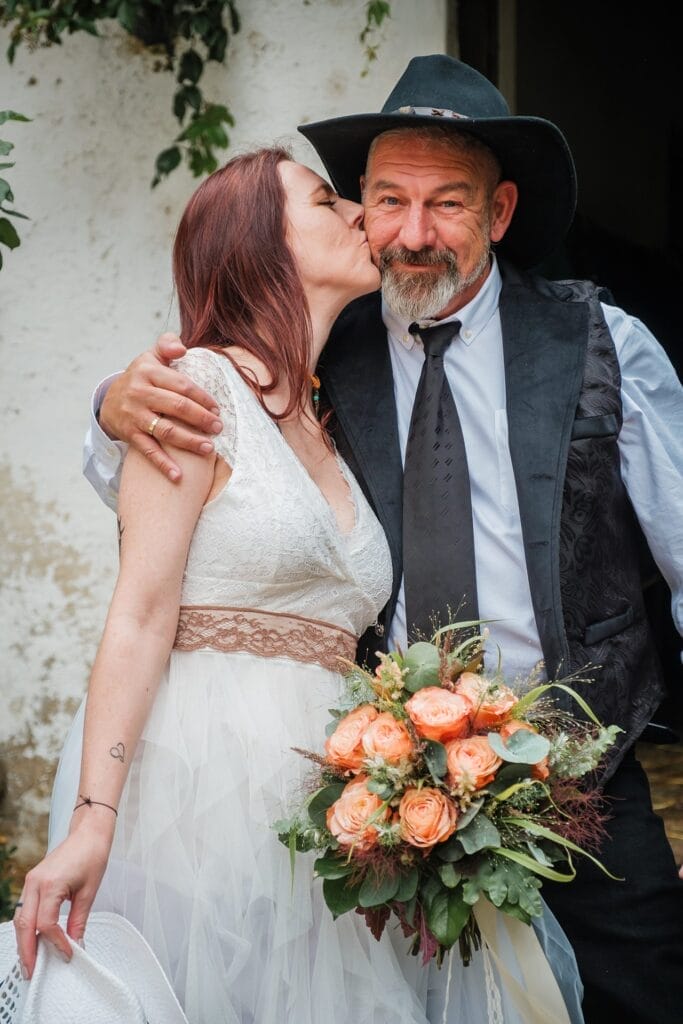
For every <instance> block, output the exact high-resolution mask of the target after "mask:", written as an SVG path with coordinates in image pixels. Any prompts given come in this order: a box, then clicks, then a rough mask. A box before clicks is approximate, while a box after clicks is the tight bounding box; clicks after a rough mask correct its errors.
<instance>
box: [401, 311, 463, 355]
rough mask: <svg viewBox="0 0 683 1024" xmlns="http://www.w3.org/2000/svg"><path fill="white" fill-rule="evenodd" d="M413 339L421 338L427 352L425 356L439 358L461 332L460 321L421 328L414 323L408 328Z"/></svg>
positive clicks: (450, 321)
mask: <svg viewBox="0 0 683 1024" xmlns="http://www.w3.org/2000/svg"><path fill="white" fill-rule="evenodd" d="M408 330H409V332H410V333H411V334H412V335H413V337H416V338H419V339H420V341H421V342H422V344H423V346H424V350H425V356H433V357H436V358H439V357H441V356H443V354H444V352H445V351H446V349H447V348H448V346H449V345H450V343H451V342H452V340H453V338H454V337H455V336H456V334H457V333H458V331H459V330H460V321H459V320H449V321H448V323H447V324H437V325H436V326H435V327H424V328H423V327H420V325H419V324H417V323H413V324H411V325H410V327H409V328H408Z"/></svg>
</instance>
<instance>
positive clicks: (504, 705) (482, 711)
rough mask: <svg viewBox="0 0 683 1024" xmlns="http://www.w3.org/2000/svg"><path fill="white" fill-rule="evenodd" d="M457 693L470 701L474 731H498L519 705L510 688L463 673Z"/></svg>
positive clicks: (471, 673) (470, 673)
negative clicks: (511, 710) (511, 711)
mask: <svg viewBox="0 0 683 1024" xmlns="http://www.w3.org/2000/svg"><path fill="white" fill-rule="evenodd" d="M455 692H456V693H459V694H460V695H461V696H462V697H466V698H467V700H469V701H470V703H471V704H472V707H473V709H474V718H473V720H472V729H473V730H475V731H478V730H480V729H482V730H483V729H496V728H497V727H498V726H499V725H500V723H501V722H504V721H505V719H506V718H507V716H508V714H509V713H510V709H511V708H513V707H514V706H515V704H516V703H517V695H516V694H515V693H513V691H512V690H511V689H510V687H509V686H503V685H502V684H501V683H492V682H491V680H490V679H486V677H485V676H478V675H476V674H475V673H474V672H463V673H462V675H461V676H460V678H459V679H458V682H457V685H456V687H455Z"/></svg>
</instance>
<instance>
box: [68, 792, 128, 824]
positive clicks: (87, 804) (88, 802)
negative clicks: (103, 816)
mask: <svg viewBox="0 0 683 1024" xmlns="http://www.w3.org/2000/svg"><path fill="white" fill-rule="evenodd" d="M78 795H79V796H80V798H81V800H82V801H83V802H82V803H80V804H76V806H75V807H74V811H77V810H78V808H79V807H92V805H93V804H97V806H98V807H108V808H109V810H110V811H113V812H114V814H115V815H116V817H117V818H118V816H119V812H118V811H117V810H116V808H115V807H112V805H111V804H105V803H102V801H101V800H91V799H90V797H89V796H83V794H82V793H79V794H78Z"/></svg>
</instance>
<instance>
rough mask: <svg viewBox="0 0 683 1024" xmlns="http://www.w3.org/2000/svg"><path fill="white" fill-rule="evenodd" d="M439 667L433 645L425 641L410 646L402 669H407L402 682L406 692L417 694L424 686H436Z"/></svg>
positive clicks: (439, 661)
mask: <svg viewBox="0 0 683 1024" xmlns="http://www.w3.org/2000/svg"><path fill="white" fill-rule="evenodd" d="M440 667H441V659H440V657H439V652H438V651H437V649H436V647H434V645H433V644H428V643H426V642H425V641H419V642H418V643H416V644H411V646H410V647H409V648H408V650H407V651H406V655H405V661H404V668H407V669H408V671H407V673H406V676H405V682H404V685H405V688H406V690H408V691H409V692H410V693H417V691H418V690H422V689H423V688H424V687H425V686H438V685H439V669H440Z"/></svg>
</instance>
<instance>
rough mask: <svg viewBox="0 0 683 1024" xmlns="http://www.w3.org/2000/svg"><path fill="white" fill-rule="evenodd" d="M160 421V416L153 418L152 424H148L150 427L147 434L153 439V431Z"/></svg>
mask: <svg viewBox="0 0 683 1024" xmlns="http://www.w3.org/2000/svg"><path fill="white" fill-rule="evenodd" d="M160 419H161V416H155V417H154V419H153V420H152V422H151V423H150V425H149V426H148V427H147V433H148V434H151V436H152V437H154V431H155V429H156V425H157V423H158V422H159V420H160Z"/></svg>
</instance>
